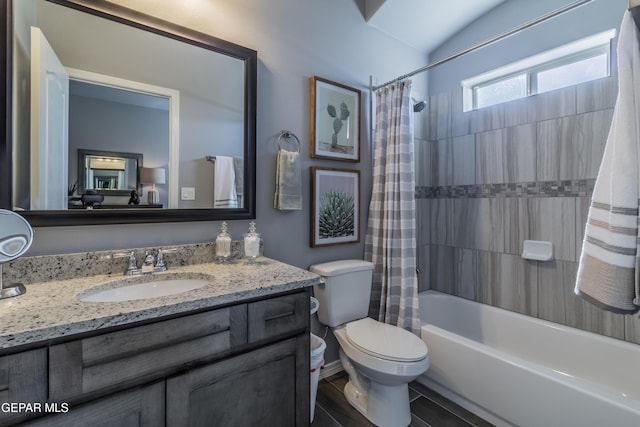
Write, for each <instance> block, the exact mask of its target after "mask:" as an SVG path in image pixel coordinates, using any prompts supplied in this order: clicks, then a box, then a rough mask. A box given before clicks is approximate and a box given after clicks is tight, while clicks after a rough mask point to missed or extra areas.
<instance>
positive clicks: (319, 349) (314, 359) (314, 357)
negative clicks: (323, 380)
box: [309, 334, 327, 422]
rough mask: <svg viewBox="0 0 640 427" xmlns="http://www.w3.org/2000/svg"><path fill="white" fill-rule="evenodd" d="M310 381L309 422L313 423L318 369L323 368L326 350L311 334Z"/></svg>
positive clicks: (318, 338) (320, 340)
mask: <svg viewBox="0 0 640 427" xmlns="http://www.w3.org/2000/svg"><path fill="white" fill-rule="evenodd" d="M310 342H311V365H310V366H311V380H310V382H309V388H310V390H311V400H310V401H309V405H310V407H311V414H310V415H311V417H310V419H309V420H310V421H309V422H313V416H314V414H315V410H316V395H317V393H318V380H319V379H320V368H322V366H324V350H325V349H326V348H327V344H326V343H325V342H324V340H323V339H322V338H320V337H319V336H316V335H313V334H311V340H310Z"/></svg>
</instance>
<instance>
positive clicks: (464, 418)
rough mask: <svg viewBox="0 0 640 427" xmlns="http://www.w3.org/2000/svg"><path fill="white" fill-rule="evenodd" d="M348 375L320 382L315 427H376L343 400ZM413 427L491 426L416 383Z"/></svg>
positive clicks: (412, 393)
mask: <svg viewBox="0 0 640 427" xmlns="http://www.w3.org/2000/svg"><path fill="white" fill-rule="evenodd" d="M347 380H348V377H347V374H346V373H345V372H344V371H343V372H339V373H337V374H335V375H333V376H331V377H329V378H325V379H322V380H320V382H319V383H318V395H317V398H316V410H315V416H314V420H313V423H312V424H311V426H312V427H359V426H373V424H372V423H370V422H369V421H368V420H367V419H366V418H365V417H363V416H362V415H361V414H360V413H359V412H358V411H357V410H355V409H354V408H352V407H351V405H349V403H348V402H347V399H346V398H345V397H344V393H343V391H342V390H343V389H344V386H345V384H346V383H347ZM409 397H410V399H411V419H412V421H411V427H489V426H491V425H492V424H490V423H488V422H486V421H485V420H483V419H481V418H480V417H478V416H476V415H474V414H472V413H471V412H469V411H467V410H466V409H464V408H462V407H460V406H458V405H457V404H455V403H453V402H451V401H450V400H448V399H445V398H444V397H442V396H441V395H439V394H437V393H435V392H434V391H432V390H430V389H428V388H427V387H425V386H423V385H422V384H419V383H417V382H415V381H414V382H412V383H411V384H409Z"/></svg>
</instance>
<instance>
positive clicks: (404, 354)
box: [309, 260, 429, 427]
mask: <svg viewBox="0 0 640 427" xmlns="http://www.w3.org/2000/svg"><path fill="white" fill-rule="evenodd" d="M309 269H310V270H311V271H312V272H314V273H316V274H318V275H319V276H321V277H322V282H321V283H320V284H318V285H315V286H314V296H315V297H316V298H317V299H318V301H319V302H320V304H319V308H318V313H317V314H318V320H319V321H320V322H321V323H323V324H324V325H326V326H329V327H331V328H333V334H334V335H335V337H336V339H337V341H338V344H339V345H340V362H341V363H342V367H343V368H344V370H345V371H346V372H347V373H348V374H349V382H348V383H347V385H346V386H345V388H344V394H345V396H346V398H347V400H348V401H349V403H350V404H351V406H353V407H354V408H356V409H357V410H358V411H359V412H360V413H361V414H362V415H364V416H365V417H366V418H367V419H368V420H369V421H371V422H372V423H374V424H375V425H377V426H380V427H396V426H397V427H406V426H408V425H409V424H410V423H411V410H410V408H409V387H408V384H409V382H411V381H413V380H414V379H415V378H417V377H418V376H420V375H421V374H423V373H424V372H425V371H426V370H427V369H428V368H429V357H428V354H427V346H426V344H425V343H424V342H423V341H422V340H421V339H420V338H419V337H417V336H416V335H414V334H412V333H411V332H409V331H406V330H404V329H402V328H399V327H397V326H393V325H389V324H386V323H382V322H378V321H377V320H374V319H371V318H369V317H367V315H368V312H369V297H370V293H371V277H372V273H373V264H372V263H370V262H367V261H362V260H341V261H332V262H327V263H323V264H315V265H312V266H311V267H310V268H309Z"/></svg>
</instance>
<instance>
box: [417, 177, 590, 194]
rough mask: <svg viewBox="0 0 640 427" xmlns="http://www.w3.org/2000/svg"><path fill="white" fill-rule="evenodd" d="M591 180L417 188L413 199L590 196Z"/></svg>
mask: <svg viewBox="0 0 640 427" xmlns="http://www.w3.org/2000/svg"><path fill="white" fill-rule="evenodd" d="M595 182H596V180H595V179H575V180H559V181H536V182H517V183H505V184H473V185H447V186H442V187H428V186H421V187H416V188H415V198H416V199H471V198H509V197H591V195H592V194H593V187H594V185H595Z"/></svg>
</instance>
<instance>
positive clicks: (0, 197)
mask: <svg viewBox="0 0 640 427" xmlns="http://www.w3.org/2000/svg"><path fill="white" fill-rule="evenodd" d="M47 1H50V2H53V3H57V4H60V5H63V6H67V7H71V8H74V9H76V10H80V11H82V12H86V13H90V14H92V15H96V16H100V17H102V18H105V19H109V20H112V21H116V22H119V23H122V24H126V25H129V26H132V27H135V28H139V29H141V30H144V31H150V32H152V33H155V34H159V35H161V36H165V37H169V38H172V39H174V40H178V41H181V42H184V43H188V44H191V45H195V46H198V47H201V48H203V49H208V50H211V51H214V52H218V53H222V54H225V55H228V56H231V57H234V58H237V59H240V60H242V61H243V62H244V66H245V76H244V103H245V122H244V171H245V177H244V191H245V197H244V206H243V207H242V208H238V209H162V210H160V209H158V210H155V209H154V210H149V209H141V210H135V209H123V210H92V211H87V210H75V211H74V210H70V211H21V212H19V213H20V215H22V216H24V217H25V218H26V219H27V220H28V221H29V223H30V224H31V225H32V226H34V227H47V226H66V225H95V224H131V223H152V222H185V221H221V220H236V219H253V218H255V213H256V173H255V170H256V91H257V65H258V55H257V52H256V51H255V50H252V49H249V48H246V47H243V46H240V45H236V44H234V43H231V42H228V41H226V40H222V39H218V38H216V37H213V36H210V35H207V34H204V33H200V32H197V31H194V30H191V29H188V28H185V27H182V26H180V25H176V24H173V23H170V22H167V21H164V20H161V19H158V18H155V17H152V16H149V15H145V14H143V13H140V12H137V11H134V10H131V9H127V8H124V7H122V6H118V5H114V4H111V3H108V2H106V1H104V0H47ZM12 6H13V2H12V1H10V0H5V1H4V4H3V5H2V7H0V25H1V26H2V27H1V28H0V79H1V81H4V82H5V84H4V85H0V117H4V120H0V138H1V139H0V208H5V209H12V207H11V205H12V202H11V200H12V198H11V191H12V171H13V165H12V154H11V153H12V134H13V129H12V108H11V105H12V95H13V91H12V84H13V82H12V63H13V58H12V57H13V49H12V44H13V10H12Z"/></svg>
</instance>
